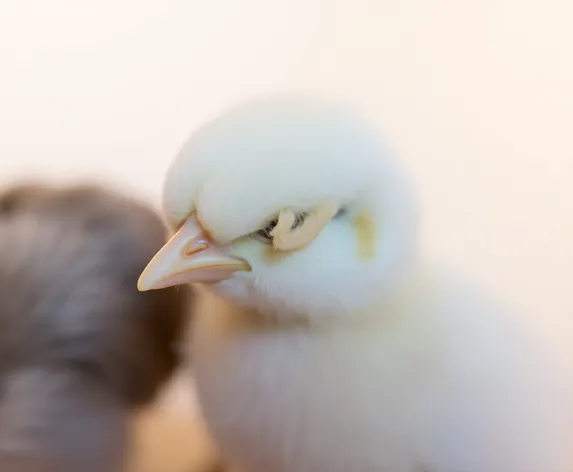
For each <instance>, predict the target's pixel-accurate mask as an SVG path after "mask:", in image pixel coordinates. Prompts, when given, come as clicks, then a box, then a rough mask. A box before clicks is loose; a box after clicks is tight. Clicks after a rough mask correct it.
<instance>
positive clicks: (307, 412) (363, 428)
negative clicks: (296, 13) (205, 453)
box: [140, 97, 573, 472]
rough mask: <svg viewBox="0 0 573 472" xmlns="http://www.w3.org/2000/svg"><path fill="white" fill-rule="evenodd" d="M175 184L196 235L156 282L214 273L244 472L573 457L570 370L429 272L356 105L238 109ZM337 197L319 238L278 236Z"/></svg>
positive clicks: (228, 397) (206, 387) (172, 202)
mask: <svg viewBox="0 0 573 472" xmlns="http://www.w3.org/2000/svg"><path fill="white" fill-rule="evenodd" d="M164 195H165V198H164V208H165V212H166V214H167V215H168V218H169V220H170V221H171V223H172V225H173V227H174V228H180V229H179V231H178V232H177V234H176V235H175V236H174V237H173V238H172V240H171V241H170V242H169V243H168V244H167V245H166V246H165V247H164V248H163V249H162V250H161V251H160V252H159V253H158V255H157V256H156V257H155V258H154V259H153V261H152V262H151V263H150V264H149V266H148V268H147V269H146V271H145V272H144V273H143V274H142V277H141V279H140V287H141V288H142V289H149V288H155V287H158V286H167V285H170V284H175V283H183V282H185V281H189V282H202V281H208V282H209V284H208V285H207V286H205V287H204V288H203V290H202V297H200V298H201V301H202V303H203V304H204V305H203V308H202V309H201V308H199V309H198V311H199V313H200V315H199V317H198V319H197V325H196V327H195V334H194V343H193V360H194V365H195V374H196V382H197V388H198V392H199V398H200V401H201V405H202V407H203V410H204V413H205V417H206V419H207V422H208V424H209V426H210V429H211V431H212V433H213V435H214V437H215V439H216V441H217V442H218V444H219V445H220V447H221V450H222V452H223V454H224V455H225V456H226V457H228V458H229V459H230V460H231V461H233V463H235V464H237V466H238V468H239V469H240V470H241V471H242V472H268V471H273V472H348V471H360V472H380V471H392V472H484V471H488V472H548V471H551V472H570V471H571V470H572V469H573V452H572V451H573V449H572V448H571V444H573V404H572V401H571V398H573V397H571V393H573V390H572V389H571V387H572V385H571V378H572V375H571V374H572V373H573V370H571V365H570V363H569V364H567V363H566V362H563V359H561V358H559V357H557V356H556V355H555V351H554V350H552V348H551V345H550V343H549V342H547V340H546V339H543V338H542V337H541V336H539V335H538V334H537V333H536V330H535V326H531V325H530V324H529V323H530V321H525V320H522V319H520V318H518V317H515V316H513V315H510V314H508V313H506V312H503V311H501V310H500V309H498V308H497V307H495V306H493V304H491V303H489V302H488V301H487V299H486V298H485V297H482V296H481V295H480V294H478V293H474V290H473V289H471V287H468V286H466V285H465V284H463V283H461V282H457V281H455V279H452V278H449V277H447V276H445V274H441V273H440V272H436V271H434V270H431V269H430V268H426V267H424V264H423V262H422V260H421V258H420V256H419V251H418V245H417V242H418V241H417V240H418V218H417V211H416V204H415V198H414V196H413V193H412V191H411V189H410V188H409V186H408V184H407V180H406V179H405V178H404V176H403V175H402V173H401V171H400V168H399V167H398V164H397V163H396V162H394V161H393V160H392V158H391V156H389V153H388V151H387V150H385V149H384V147H383V146H382V145H381V144H380V142H379V139H378V136H377V133H376V132H375V131H374V130H373V129H370V127H369V126H368V125H367V124H365V123H364V122H362V120H361V119H360V118H359V117H357V116H356V115H355V114H354V113H352V112H351V111H350V110H348V109H346V108H344V107H342V106H339V105H337V104H332V103H328V102H324V101H321V100H314V99H308V98H293V97H287V98H276V97H275V98H268V99H261V100H255V101H251V102H247V103H244V104H241V105H238V106H237V107H234V108H233V109H231V110H230V111H228V112H226V113H223V114H222V116H220V117H219V118H217V119H215V120H213V121H212V122H211V123H208V124H207V125H206V126H205V127H204V128H203V129H201V130H200V131H199V132H198V133H197V134H195V135H194V136H193V137H192V138H191V139H190V140H189V141H188V143H187V144H186V145H185V146H184V148H183V149H182V151H181V153H180V154H179V156H178V157H177V159H176V160H175V161H174V162H173V164H172V165H171V167H170V170H169V172H168V175H167V179H166V182H165V192H164ZM325 201H330V202H335V203H336V205H337V208H338V212H337V214H336V216H334V217H333V218H332V219H331V220H329V222H328V223H327V224H326V225H325V226H324V228H323V229H321V230H320V228H319V231H318V234H317V235H316V236H315V237H313V238H310V239H309V240H306V239H305V241H304V243H303V244H301V245H300V246H299V247H296V248H291V247H289V248H287V249H288V250H281V248H280V247H278V248H277V247H275V246H276V245H274V244H273V241H272V237H273V230H275V228H277V226H279V225H280V219H281V214H282V215H284V214H285V212H290V213H291V214H295V215H300V217H299V219H298V220H297V219H293V218H292V217H291V218H290V220H289V224H290V225H291V231H292V233H293V234H294V232H296V231H297V228H298V227H299V226H300V225H304V221H305V215H309V214H313V212H315V211H316V209H317V208H319V207H320V206H321V205H323V203H324V202H325ZM283 217H284V216H283ZM286 226H288V225H286ZM319 226H320V225H319ZM284 231H288V227H287V228H285V225H284V224H283V225H282V227H281V232H284ZM232 261H235V265H233V262H232ZM237 261H242V262H243V264H244V266H242V267H240V266H239V265H238V262H237ZM216 266H217V267H223V266H224V267H225V268H226V269H225V271H223V270H222V269H221V270H219V271H218V272H217V274H218V275H217V277H216V276H215V268H216ZM246 266H248V269H246ZM202 311H203V313H202Z"/></svg>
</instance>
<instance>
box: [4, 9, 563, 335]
mask: <svg viewBox="0 0 573 472" xmlns="http://www.w3.org/2000/svg"><path fill="white" fill-rule="evenodd" d="M282 90H304V91H309V90H310V91H317V92H319V93H321V94H323V95H326V96H334V97H338V98H342V99H344V100H347V101H349V102H350V103H353V104H355V105H356V106H358V107H360V108H361V109H362V110H363V112H364V113H366V114H368V115H369V116H370V117H371V118H372V119H373V120H374V121H375V122H376V123H377V124H378V125H379V126H380V129H381V132H382V133H383V135H384V136H385V139H386V140H387V142H388V144H389V145H390V146H391V147H392V148H393V149H394V150H395V152H396V154H397V155H398V156H399V157H400V159H402V161H403V162H404V165H405V166H406V167H407V168H408V170H409V172H410V175H411V177H412V179H413V181H414V183H415V185H416V189H417V191H418V193H419V196H420V199H421V201H422V202H423V208H424V214H423V216H424V227H423V231H424V232H423V241H424V246H425V248H426V250H427V253H428V255H429V256H430V257H431V258H433V259H437V260H441V261H445V262H447V263H448V264H449V265H453V266H455V267H456V268H459V269H460V270H462V271H463V272H464V273H467V274H470V275H471V276H472V277H474V278H475V279H477V280H479V281H481V282H483V283H485V284H486V285H487V286H488V288H490V289H491V290H494V291H496V292H497V293H498V294H499V295H500V296H502V297H503V298H504V299H506V300H507V301H508V302H509V303H511V304H513V305H514V306H516V307H517V308H518V309H520V310H522V312H523V313H528V314H531V315H532V316H541V317H543V316H545V315H546V314H547V313H554V312H559V313H563V314H564V315H568V316H570V315H571V314H573V185H572V180H573V132H572V128H573V2H571V0H481V1H479V2H477V1H472V2H470V1H456V0H433V1H425V0H401V1H386V0H289V1H281V2H278V1H274V0H205V1H202V2H199V1H196V0H186V1H183V0H180V1H176V0H153V1H150V0H98V1H97V2H96V1H86V0H83V1H82V0H51V1H49V2H48V1H45V0H0V176H1V179H2V180H1V181H0V182H5V181H14V180H15V179H17V178H20V177H22V176H30V175H36V176H42V177H45V176H49V177H50V178H54V179H68V180H69V179H76V178H80V177H81V178H85V177H89V178H97V179H99V180H106V181H108V180H109V181H111V182H114V183H116V184H117V185H120V186H122V187H123V188H126V189H129V191H131V192H134V193H136V194H140V195H143V196H145V197H146V198H149V199H150V200H151V201H153V202H155V203H157V202H158V197H159V195H160V190H161V185H162V180H163V174H164V171H165V169H166V167H167V165H168V163H169V161H170V160H171V159H172V158H173V156H174V154H175V153H176V152H177V151H178V150H179V148H180V146H181V145H182V143H183V141H184V140H185V139H186V138H187V137H188V135H189V133H190V132H191V131H192V130H193V129H194V128H195V127H197V126H198V125H199V124H200V123H201V122H203V121H204V120H206V119H208V118H209V117H211V116H212V115H213V114H215V113H217V112H218V111H220V110H221V109H222V108H224V107H226V106H228V105H230V104H232V103H234V102H236V101H237V100H241V99H243V98H247V97H251V96H253V95H257V94H262V93H267V92H272V91H282ZM553 327H554V328H557V329H559V326H553Z"/></svg>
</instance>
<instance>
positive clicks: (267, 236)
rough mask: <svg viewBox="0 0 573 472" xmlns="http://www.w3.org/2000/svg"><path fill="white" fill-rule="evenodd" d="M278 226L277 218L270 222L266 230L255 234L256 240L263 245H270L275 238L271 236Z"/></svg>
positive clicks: (263, 229)
mask: <svg viewBox="0 0 573 472" xmlns="http://www.w3.org/2000/svg"><path fill="white" fill-rule="evenodd" d="M277 224H278V219H276V218H275V219H274V220H272V221H270V222H269V223H268V224H267V225H266V226H265V227H264V228H262V229H260V230H258V231H257V232H256V233H255V234H254V236H255V239H257V240H258V241H260V242H262V243H265V244H270V243H271V242H272V241H273V237H272V236H271V231H272V230H273V229H274V228H275V226H276V225H277Z"/></svg>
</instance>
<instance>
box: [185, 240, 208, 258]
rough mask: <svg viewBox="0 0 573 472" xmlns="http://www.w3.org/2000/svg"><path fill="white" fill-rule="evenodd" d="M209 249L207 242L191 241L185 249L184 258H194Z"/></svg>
mask: <svg viewBox="0 0 573 472" xmlns="http://www.w3.org/2000/svg"><path fill="white" fill-rule="evenodd" d="M207 249H209V245H208V244H207V243H206V242H205V241H189V242H188V243H187V244H186V245H185V247H184V248H183V256H187V257H188V256H193V255H195V254H199V253H200V252H203V251H206V250H207Z"/></svg>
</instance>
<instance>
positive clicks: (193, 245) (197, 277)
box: [137, 216, 251, 292]
mask: <svg viewBox="0 0 573 472" xmlns="http://www.w3.org/2000/svg"><path fill="white" fill-rule="evenodd" d="M250 269H251V267H250V266H249V264H248V263H247V262H246V261H243V260H241V259H237V258H235V257H231V256H228V255H225V254H224V253H223V252H221V250H220V249H218V248H217V247H216V246H215V245H214V244H213V243H212V242H211V241H210V240H209V238H208V237H207V236H206V235H205V233H204V232H203V230H202V229H201V226H200V225H199V223H198V221H197V218H196V217H195V216H191V217H190V218H189V219H188V220H187V221H186V222H185V223H184V224H183V226H182V227H181V229H179V231H177V233H175V235H174V236H173V237H172V238H171V239H170V240H169V241H168V242H167V244H165V246H163V247H162V248H161V249H160V250H159V252H158V253H157V254H156V255H155V257H153V259H152V260H151V261H150V262H149V264H148V265H147V267H146V268H145V269H144V270H143V272H142V273H141V276H140V277H139V281H138V282H137V288H138V290H140V291H142V292H144V291H146V290H155V289H159V288H166V287H171V286H173V285H180V284H185V283H195V282H197V283H214V282H220V281H221V280H224V279H226V278H228V277H230V276H231V274H233V273H234V272H236V271H240V270H247V271H248V270H250Z"/></svg>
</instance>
